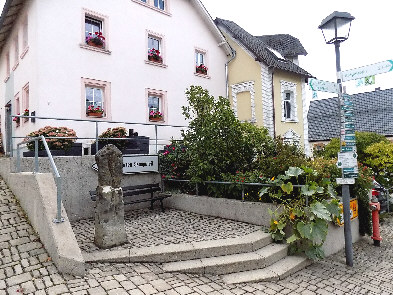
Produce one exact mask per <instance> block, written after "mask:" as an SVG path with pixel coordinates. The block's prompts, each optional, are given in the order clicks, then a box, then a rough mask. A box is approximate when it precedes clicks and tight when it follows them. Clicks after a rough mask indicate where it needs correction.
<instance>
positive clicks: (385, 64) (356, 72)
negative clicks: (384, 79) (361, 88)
mask: <svg viewBox="0 0 393 295" xmlns="http://www.w3.org/2000/svg"><path fill="white" fill-rule="evenodd" d="M391 71H393V60H390V59H389V60H385V61H382V62H379V63H376V64H372V65H368V66H364V67H360V68H356V69H352V70H348V71H343V72H341V77H342V82H345V81H350V80H357V79H360V78H364V77H368V76H374V75H378V74H383V73H387V72H391Z"/></svg>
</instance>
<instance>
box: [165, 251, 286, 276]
mask: <svg viewBox="0 0 393 295" xmlns="http://www.w3.org/2000/svg"><path fill="white" fill-rule="evenodd" d="M287 253H288V245H285V244H270V245H267V246H265V247H263V248H261V249H259V250H257V251H254V252H248V253H240V254H232V255H226V256H217V257H209V258H202V259H194V260H187V261H178V262H170V263H165V264H163V269H164V271H168V272H185V273H206V274H215V275H219V274H229V273H233V272H239V271H247V270H253V269H258V268H264V267H266V266H269V265H271V264H273V263H275V262H276V261H278V260H280V259H282V258H284V257H286V256H287Z"/></svg>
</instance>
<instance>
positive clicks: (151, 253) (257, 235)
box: [83, 230, 272, 262]
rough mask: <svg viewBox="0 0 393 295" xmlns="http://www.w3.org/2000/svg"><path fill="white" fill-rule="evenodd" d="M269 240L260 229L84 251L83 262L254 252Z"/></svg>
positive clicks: (202, 256)
mask: <svg viewBox="0 0 393 295" xmlns="http://www.w3.org/2000/svg"><path fill="white" fill-rule="evenodd" d="M271 242H272V240H271V236H270V234H267V233H264V232H262V231H261V230H259V231H255V232H253V233H250V234H248V235H245V236H243V237H238V238H231V239H219V240H210V241H202V242H192V243H183V244H172V245H160V246H154V247H143V248H131V249H119V250H111V251H107V250H102V251H95V252H92V253H86V252H85V253H83V257H84V259H85V261H86V262H172V261H180V260H192V259H201V258H207V257H215V256H223V255H232V254H239V253H247V252H253V251H256V250H258V249H261V248H263V247H265V246H266V245H268V244H270V243H271Z"/></svg>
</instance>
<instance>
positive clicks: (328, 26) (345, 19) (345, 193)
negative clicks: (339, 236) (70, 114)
mask: <svg viewBox="0 0 393 295" xmlns="http://www.w3.org/2000/svg"><path fill="white" fill-rule="evenodd" d="M354 19H355V18H354V17H353V16H352V15H351V14H349V13H348V12H338V11H335V12H333V13H332V14H330V15H329V16H328V17H326V18H325V19H324V20H323V21H322V23H321V24H320V25H319V27H318V29H321V30H322V34H323V38H324V39H325V42H326V44H334V46H335V50H336V71H337V84H338V89H339V91H338V100H339V114H340V117H341V120H340V125H341V123H343V122H345V119H344V116H343V114H342V113H341V109H342V107H343V106H344V100H343V92H342V78H341V64H340V43H341V42H344V41H345V40H347V39H348V37H349V32H350V30H351V22H352V21H353V20H354ZM340 129H341V128H340ZM342 146H343V142H342V139H341V136H340V152H341V151H342ZM342 176H343V178H344V174H343V175H342ZM342 202H343V213H344V237H345V259H346V264H347V265H349V266H353V249H352V233H351V213H350V208H349V206H350V205H349V202H350V195H349V185H348V184H343V185H342Z"/></svg>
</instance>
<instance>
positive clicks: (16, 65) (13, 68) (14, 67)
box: [12, 62, 19, 71]
mask: <svg viewBox="0 0 393 295" xmlns="http://www.w3.org/2000/svg"><path fill="white" fill-rule="evenodd" d="M18 66H19V62H17V63H16V64H15V65H14V66H13V67H12V70H13V71H15V70H16V68H17V67H18Z"/></svg>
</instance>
